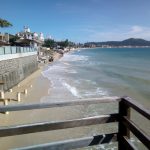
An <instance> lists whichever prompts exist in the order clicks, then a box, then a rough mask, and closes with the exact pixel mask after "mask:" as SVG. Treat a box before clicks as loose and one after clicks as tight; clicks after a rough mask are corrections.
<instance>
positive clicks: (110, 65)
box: [41, 48, 150, 149]
mask: <svg viewBox="0 0 150 150" xmlns="http://www.w3.org/2000/svg"><path fill="white" fill-rule="evenodd" d="M42 74H43V76H44V77H46V78H48V79H49V81H50V82H51V88H50V89H49V96H48V97H45V98H43V99H41V102H45V101H62V100H64V101H66V100H69V101H70V100H74V99H80V98H81V99H82V98H91V97H92V98H94V97H105V96H125V95H126V96H130V97H132V98H133V99H135V100H136V101H138V102H140V103H141V104H143V105H144V106H145V107H146V108H148V109H149V108H150V48H95V49H82V50H77V51H74V52H70V53H67V54H65V55H64V57H62V58H61V59H60V60H59V61H57V62H55V63H53V64H51V65H49V66H48V67H47V69H46V70H45V71H43V72H42ZM79 111H81V114H82V115H81V116H92V115H98V114H106V113H111V112H117V106H116V105H109V104H106V105H96V106H95V105H94V106H86V107H84V109H82V110H79ZM132 114H133V115H132V116H131V117H132V118H133V120H134V121H136V123H137V124H139V125H140V127H142V128H144V129H146V132H149V131H150V124H149V122H148V121H146V120H144V118H142V117H141V116H139V115H137V114H136V113H135V112H134V111H133V113H132ZM103 128H104V127H103ZM114 128H115V129H116V127H115V125H111V129H112V130H114ZM99 130H100V128H95V129H94V130H91V129H89V130H88V131H87V133H88V134H90V135H91V134H94V133H95V132H98V131H99ZM112 130H111V131H112ZM103 131H104V130H101V132H103ZM104 132H105V131H104ZM106 132H110V131H108V130H107V131H106ZM134 141H135V143H136V145H138V143H140V142H139V141H138V140H137V139H135V138H134V137H133V138H132V142H134ZM138 146H139V145H138ZM139 147H140V146H139ZM113 148H114V149H116V147H115V146H114V147H113ZM100 149H103V148H102V147H101V148H100ZM104 149H106V147H104ZM108 149H109V147H108ZM140 149H144V148H143V147H140Z"/></svg>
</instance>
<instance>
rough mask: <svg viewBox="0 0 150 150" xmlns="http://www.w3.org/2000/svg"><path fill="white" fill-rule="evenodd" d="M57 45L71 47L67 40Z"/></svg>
mask: <svg viewBox="0 0 150 150" xmlns="http://www.w3.org/2000/svg"><path fill="white" fill-rule="evenodd" d="M57 44H58V45H59V46H61V47H67V46H69V41H68V39H66V40H65V41H60V42H57Z"/></svg>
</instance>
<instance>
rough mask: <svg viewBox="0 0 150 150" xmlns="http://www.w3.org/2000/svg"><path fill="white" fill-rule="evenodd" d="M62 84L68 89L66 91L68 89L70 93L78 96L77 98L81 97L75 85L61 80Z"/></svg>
mask: <svg viewBox="0 0 150 150" xmlns="http://www.w3.org/2000/svg"><path fill="white" fill-rule="evenodd" d="M62 85H63V86H64V87H65V88H67V89H68V91H70V92H71V93H72V95H74V96H75V97H78V98H81V96H80V95H79V93H78V90H77V88H76V87H73V86H71V85H69V84H68V83H66V82H62Z"/></svg>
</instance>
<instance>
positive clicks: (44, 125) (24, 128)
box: [0, 114, 118, 137]
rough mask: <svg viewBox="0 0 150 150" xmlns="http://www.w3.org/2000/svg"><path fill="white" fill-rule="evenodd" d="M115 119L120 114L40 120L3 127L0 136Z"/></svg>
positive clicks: (93, 123)
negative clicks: (56, 120)
mask: <svg viewBox="0 0 150 150" xmlns="http://www.w3.org/2000/svg"><path fill="white" fill-rule="evenodd" d="M114 121H118V114H111V115H102V116H94V117H87V118H81V119H74V120H67V121H58V122H40V123H34V124H26V125H16V126H9V127H1V128H0V137H5V136H12V135H20V134H28V133H35V132H43V131H51V130H58V129H67V128H74V127H82V126H88V125H96V124H103V123H110V122H114Z"/></svg>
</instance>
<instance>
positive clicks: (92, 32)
mask: <svg viewBox="0 0 150 150" xmlns="http://www.w3.org/2000/svg"><path fill="white" fill-rule="evenodd" d="M105 30H106V29H105ZM82 32H84V33H83V34H86V37H85V39H84V41H115V40H124V39H127V38H143V39H146V40H150V27H144V26H138V25H134V26H126V27H120V28H116V29H111V30H110V31H103V30H101V31H100V30H98V29H94V28H93V29H91V28H84V30H83V31H82ZM82 38H83V37H82ZM82 41H83V39H82Z"/></svg>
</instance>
